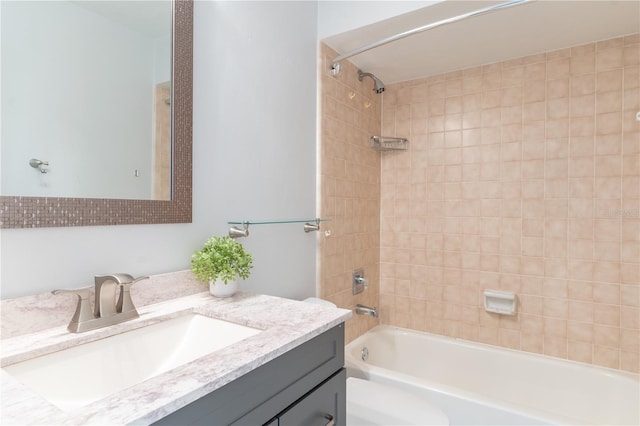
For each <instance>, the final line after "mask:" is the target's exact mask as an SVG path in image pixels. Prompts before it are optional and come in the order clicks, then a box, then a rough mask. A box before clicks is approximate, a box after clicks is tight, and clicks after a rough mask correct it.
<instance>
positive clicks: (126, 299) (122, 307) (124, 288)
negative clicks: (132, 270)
mask: <svg viewBox="0 0 640 426" xmlns="http://www.w3.org/2000/svg"><path fill="white" fill-rule="evenodd" d="M118 275H128V276H129V277H131V280H130V281H129V282H123V283H121V284H120V296H118V303H116V311H117V312H128V311H135V310H136V307H135V305H134V304H133V300H131V292H130V291H129V290H130V289H131V286H132V285H134V284H135V283H137V282H139V281H142V280H146V279H149V277H147V276H142V277H138V278H133V277H132V276H131V275H129V274H118Z"/></svg>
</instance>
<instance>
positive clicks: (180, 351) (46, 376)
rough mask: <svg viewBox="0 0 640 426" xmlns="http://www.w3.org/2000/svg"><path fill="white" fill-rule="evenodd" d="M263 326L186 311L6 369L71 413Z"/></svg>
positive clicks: (251, 333)
mask: <svg viewBox="0 0 640 426" xmlns="http://www.w3.org/2000/svg"><path fill="white" fill-rule="evenodd" d="M260 331H261V330H258V329H255V328H251V327H245V326H243V325H238V324H234V323H231V322H227V321H222V320H218V319H214V318H209V317H206V316H203V315H197V314H189V315H185V316H182V317H178V318H174V319H170V320H167V321H163V322H160V323H157V324H152V325H149V326H146V327H142V328H139V329H136V330H132V331H128V332H126V333H122V334H117V335H114V336H110V337H107V338H105V339H102V340H97V341H94V342H91V343H86V344H83V345H79V346H74V347H72V348H69V349H64V350H61V351H59V352H55V353H52V354H48V355H44V356H41V357H38V358H33V359H30V360H27V361H23V362H19V363H17V364H13V365H9V366H7V367H4V368H3V370H5V371H7V372H8V373H9V374H10V375H12V376H13V377H14V378H16V379H17V380H19V381H20V382H22V383H24V384H25V385H27V386H29V387H31V388H32V389H33V390H34V391H35V392H37V393H39V394H40V395H42V396H43V397H44V398H45V399H47V400H48V401H49V402H51V403H52V404H54V405H56V406H57V407H58V408H60V409H61V410H64V411H72V410H74V409H76V408H79V407H82V406H85V405H87V404H89V403H91V402H94V401H97V400H99V399H102V398H104V397H106V396H108V395H111V394H112V393H114V392H117V391H119V390H122V389H125V388H127V387H129V386H132V385H135V384H138V383H141V382H142V381H144V380H146V379H148V378H150V377H153V376H157V375H158V374H161V373H164V372H166V371H169V370H171V369H172V368H175V367H178V366H180V365H183V364H186V363H188V362H191V361H193V360H195V359H197V358H200V357H202V356H204V355H207V354H209V353H211V352H214V351H216V350H218V349H222V348H224V347H226V346H229V345H231V344H233V343H236V342H238V341H240V340H242V339H245V338H247V337H250V336H253V335H256V334H258V333H260Z"/></svg>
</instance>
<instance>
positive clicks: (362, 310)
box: [356, 303, 378, 318]
mask: <svg viewBox="0 0 640 426" xmlns="http://www.w3.org/2000/svg"><path fill="white" fill-rule="evenodd" d="M356 314H358V315H371V316H372V317H374V318H378V310H377V309H376V308H370V307H368V306H364V305H361V304H359V303H358V304H357V305H356Z"/></svg>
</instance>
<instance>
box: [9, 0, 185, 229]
mask: <svg viewBox="0 0 640 426" xmlns="http://www.w3.org/2000/svg"><path fill="white" fill-rule="evenodd" d="M172 20H173V37H172V75H171V86H172V88H171V100H170V101H171V106H172V116H171V124H172V126H171V134H172V142H173V143H172V150H171V158H172V161H171V165H172V166H171V167H172V173H171V177H172V179H171V180H172V185H171V197H170V199H168V200H139V199H115V198H69V197H35V196H22V195H11V196H9V195H2V196H0V228H38V227H68V226H100V225H134V224H161V223H190V222H191V211H192V205H191V202H192V194H191V188H192V169H191V167H192V115H193V113H192V105H193V102H192V101H193V90H192V88H193V0H173V2H172ZM106 169H107V171H104V170H103V172H108V167H106Z"/></svg>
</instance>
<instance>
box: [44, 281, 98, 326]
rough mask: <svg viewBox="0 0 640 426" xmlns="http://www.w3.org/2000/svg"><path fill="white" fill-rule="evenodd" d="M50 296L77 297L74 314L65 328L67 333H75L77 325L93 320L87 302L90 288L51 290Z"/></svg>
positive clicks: (89, 304) (88, 302)
mask: <svg viewBox="0 0 640 426" xmlns="http://www.w3.org/2000/svg"><path fill="white" fill-rule="evenodd" d="M51 294H56V295H57V294H75V295H76V296H78V304H77V305H76V312H75V313H74V314H73V318H71V322H70V323H69V326H68V327H67V329H68V330H69V331H72V332H75V333H77V332H78V324H80V323H81V322H83V321H88V320H92V319H94V318H95V317H94V315H93V313H92V312H91V302H90V301H89V298H90V297H91V287H85V288H77V289H61V290H53V291H52V292H51Z"/></svg>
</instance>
